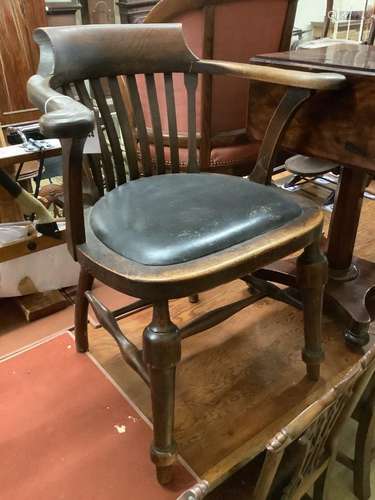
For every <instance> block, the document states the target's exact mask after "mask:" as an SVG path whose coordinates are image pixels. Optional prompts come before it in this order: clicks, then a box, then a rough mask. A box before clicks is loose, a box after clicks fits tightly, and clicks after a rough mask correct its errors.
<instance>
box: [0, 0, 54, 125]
mask: <svg viewBox="0 0 375 500" xmlns="http://www.w3.org/2000/svg"><path fill="white" fill-rule="evenodd" d="M44 9H45V6H44V0H35V1H33V2H30V1H28V0H2V1H1V2H0V61H1V73H2V74H1V79H0V123H2V124H3V125H4V124H9V123H17V122H18V123H19V122H25V121H29V120H33V119H37V118H38V117H39V116H40V113H39V112H37V110H36V109H35V108H32V106H31V104H30V102H29V101H28V99H27V96H26V90H25V89H26V82H27V80H28V78H29V77H30V76H31V75H32V74H33V73H35V70H36V68H37V65H38V48H37V47H36V45H35V43H34V42H33V40H32V32H33V30H34V29H35V28H37V27H39V26H46V24H47V22H46V17H45V10H44Z"/></svg>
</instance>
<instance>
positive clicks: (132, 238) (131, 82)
mask: <svg viewBox="0 0 375 500" xmlns="http://www.w3.org/2000/svg"><path fill="white" fill-rule="evenodd" d="M35 40H36V41H37V43H38V44H39V45H40V46H41V61H40V65H39V74H38V75H35V76H33V77H32V78H31V79H30V81H29V84H28V92H29V97H30V100H31V101H32V102H33V103H34V104H35V105H36V106H38V107H39V108H40V109H41V110H44V109H45V103H46V101H47V100H48V102H49V109H50V112H48V113H47V114H45V115H43V117H42V118H41V120H40V126H41V131H42V133H43V134H44V135H45V136H46V137H58V138H60V139H61V142H62V147H63V150H64V160H65V162H64V189H65V196H64V200H65V209H66V217H67V234H68V237H67V239H68V246H69V249H70V252H71V254H72V256H73V257H74V258H75V259H76V260H78V262H79V263H80V264H81V274H80V280H79V289H78V292H77V302H76V317H75V334H76V345H77V349H78V350H79V351H81V352H84V351H86V350H87V349H88V338H87V307H88V300H90V302H91V304H92V306H93V308H94V310H95V312H96V314H97V316H98V319H99V320H100V322H101V324H102V325H103V327H105V328H106V329H107V330H108V331H109V333H110V334H111V335H112V336H113V337H114V338H115V340H116V341H117V343H118V345H119V347H120V350H121V352H122V355H123V357H124V360H125V361H126V362H127V363H128V364H129V365H130V366H131V367H132V368H133V369H134V370H135V371H136V372H137V373H138V374H139V375H140V377H142V379H143V380H144V381H145V382H146V384H148V385H149V386H150V388H151V400H152V407H153V425H154V442H153V445H152V452H151V456H152V460H153V461H154V463H155V465H156V468H157V474H158V479H159V481H160V482H161V483H167V482H169V481H170V479H171V474H172V465H173V463H174V460H175V456H176V445H175V442H174V438H173V428H174V423H173V422H174V387H175V372H176V365H177V364H178V361H179V359H180V356H181V341H182V340H183V339H184V338H187V337H190V336H192V335H195V334H197V333H199V332H202V331H204V330H206V329H208V328H210V327H211V326H214V325H217V324H219V323H220V322H222V321H223V320H225V319H227V318H229V317H230V316H232V315H233V314H235V313H236V312H237V311H239V310H241V309H243V308H244V307H246V306H248V305H250V304H252V303H254V302H256V301H257V300H260V299H261V298H264V297H265V296H267V295H269V294H270V293H271V295H272V290H274V288H272V287H270V288H269V289H267V288H266V289H265V290H264V291H259V292H257V293H255V294H254V295H250V296H249V297H248V298H246V299H245V300H241V301H239V302H236V303H233V304H229V305H228V306H224V307H221V308H219V309H217V310H216V311H212V312H210V313H209V314H207V315H204V316H203V317H201V318H198V319H196V320H194V321H193V322H192V323H190V324H189V325H187V326H185V327H184V328H183V329H181V330H180V331H179V330H178V329H177V327H176V326H175V325H174V324H173V323H172V321H171V319H170V316H169V306H168V301H169V300H170V299H174V298H179V297H186V296H189V295H192V294H195V293H199V292H200V291H204V290H208V289H210V288H214V287H216V286H218V285H220V284H224V283H227V282H229V281H233V280H235V279H240V278H242V277H243V276H245V275H247V274H249V273H251V272H253V271H254V270H255V269H258V268H260V267H262V266H264V265H265V264H267V263H270V262H273V261H275V260H278V259H279V258H282V257H283V256H286V255H289V254H291V253H293V252H295V251H297V250H302V249H304V252H303V254H302V255H301V256H300V258H299V261H298V262H299V263H298V282H299V286H300V288H301V290H302V297H303V303H304V314H305V322H304V329H305V348H304V350H303V360H304V361H305V363H306V365H307V373H308V376H309V377H310V378H312V379H314V380H315V379H318V378H319V373H320V370H319V366H320V363H321V361H322V359H323V353H322V349H321V341H320V331H321V314H322V297H323V289H324V284H325V282H326V278H327V276H326V274H327V265H326V259H325V257H324V256H323V255H322V253H321V250H320V239H321V231H322V222H323V218H322V213H321V211H320V210H319V209H318V208H317V207H316V205H314V204H313V203H311V202H310V201H308V200H304V199H303V198H298V197H293V196H291V195H288V194H287V193H285V192H283V191H279V190H277V189H276V188H274V187H272V186H266V185H264V184H267V183H269V181H270V177H271V170H272V164H273V160H274V158H275V155H276V154H277V148H278V144H279V141H280V140H281V138H282V136H283V132H284V131H285V128H286V127H287V125H288V123H289V121H290V120H291V119H292V117H293V116H294V113H295V112H296V111H297V110H298V109H299V107H300V106H301V105H302V104H303V103H304V102H305V101H306V100H307V99H308V98H309V97H310V96H311V95H312V94H313V93H314V92H315V91H324V90H333V89H337V88H341V86H342V85H343V84H344V83H345V78H344V77H342V76H340V75H335V74H329V75H327V74H323V75H320V74H307V73H303V72H294V71H282V70H279V69H275V68H264V67H257V66H251V65H243V64H238V63H226V62H218V61H204V60H201V59H199V58H198V57H197V56H195V55H194V54H193V53H192V52H191V51H190V50H189V48H188V47H187V46H186V44H185V41H184V38H183V34H182V30H181V26H180V25H176V24H169V25H157V26H153V25H128V26H125V25H98V26H82V27H64V28H46V29H39V30H37V31H36V33H35ZM157 73H163V74H164V83H165V89H164V90H165V100H166V103H167V110H168V131H169V141H170V145H171V158H172V165H171V170H172V172H173V173H172V174H168V173H167V172H168V170H167V165H166V162H165V157H164V154H163V153H164V150H163V136H162V129H161V120H160V110H159V103H158V98H157V97H158V96H157V91H156V83H155V74H157ZM175 73H180V74H181V73H182V74H183V79H184V82H185V92H186V99H187V103H188V104H187V108H188V113H187V121H188V126H187V130H188V166H187V171H188V172H187V173H183V174H182V173H180V174H179V173H178V172H179V161H178V158H179V149H178V141H177V138H178V134H177V131H178V128H177V117H176V105H175V92H174V74H175ZM200 74H206V75H224V76H228V77H229V76H232V77H239V78H245V79H248V80H251V79H256V80H262V81H268V82H273V83H278V84H282V85H286V86H287V92H286V95H285V97H284V99H283V100H282V102H281V104H280V107H279V110H278V112H277V113H275V115H274V117H273V123H271V125H270V128H269V132H268V134H267V135H266V138H265V140H264V142H263V145H262V147H261V150H260V156H259V157H260V160H259V162H258V163H257V165H256V167H255V169H254V172H253V181H254V182H250V181H248V180H245V179H239V178H236V177H231V176H228V175H219V174H215V175H213V174H208V173H200V174H199V161H198V156H197V144H196V91H197V86H198V75H200ZM119 75H126V83H127V88H128V91H129V97H130V103H131V106H132V115H133V116H134V120H135V123H136V126H137V134H138V141H139V150H140V152H141V155H142V162H141V164H140V165H139V162H138V157H137V147H138V145H137V142H136V140H135V138H134V135H133V132H132V131H133V129H132V128H131V126H130V117H129V113H128V111H127V108H126V106H125V105H124V101H123V98H122V93H121V89H120V86H119V83H118V76H119ZM136 75H137V77H138V79H137V77H136ZM139 78H145V84H146V87H147V91H148V98H149V102H148V105H149V109H150V114H151V118H152V131H153V141H152V143H153V144H154V145H155V150H156V153H157V154H156V163H157V164H156V172H155V168H154V166H153V162H152V160H151V154H150V148H149V146H150V144H149V139H148V134H147V130H146V125H145V119H144V110H143V107H142V103H141V99H140V96H139V92H138V86H137V81H138V80H139ZM104 84H107V85H108V88H109V89H110V91H111V95H112V99H113V105H114V110H113V112H112V113H111V111H110V109H109V106H108V100H107V98H106V96H105V92H104V88H105V87H104ZM86 85H88V86H89V87H90V89H91V90H92V92H93V96H94V100H92V99H91V98H90V95H89V92H88V90H87V86H86ZM56 88H58V89H61V88H63V89H65V95H64V96H63V94H61V93H59V92H57V91H56ZM75 93H76V95H77V98H78V100H75V99H73V98H72V97H69V96H68V95H72V96H73V97H74V95H75ZM94 109H95V113H94V111H93V110H94ZM114 113H116V115H117V119H118V123H119V125H120V127H119V128H120V132H121V135H122V140H123V142H124V144H125V149H126V160H127V161H126V162H125V160H124V156H123V154H122V150H121V145H120V141H119V137H118V136H117V134H116V128H115V124H114V121H113V114H114ZM95 114H96V115H99V114H100V119H101V122H102V123H103V125H104V129H100V130H101V132H100V134H101V135H100V137H101V138H102V139H101V145H102V153H103V154H102V158H103V162H102V163H95V162H93V163H91V168H92V190H93V192H94V191H95V192H96V193H97V195H98V196H99V200H98V201H96V203H94V204H93V206H92V207H91V208H87V209H86V210H84V206H83V187H82V170H83V165H82V158H83V147H84V143H85V141H86V138H87V136H88V134H89V133H90V132H91V131H92V130H93V128H94V123H95ZM104 160H106V161H104ZM153 174H157V175H153ZM129 181H130V182H129ZM249 214H250V215H249ZM94 277H95V278H98V279H100V280H101V281H102V282H103V283H105V284H107V285H108V286H110V287H112V288H115V289H117V290H119V291H121V292H123V293H126V294H129V295H132V296H135V297H138V298H139V299H140V300H139V301H138V304H139V303H142V304H144V302H145V301H149V302H150V303H152V304H153V319H152V322H151V323H150V325H149V326H148V327H147V328H146V329H145V331H144V336H143V350H142V351H141V350H139V349H138V348H137V347H136V346H135V345H134V344H132V343H131V342H130V341H129V339H127V338H126V336H125V335H123V334H122V332H121V330H120V328H119V326H118V324H117V322H116V320H115V318H114V317H113V315H112V314H111V313H110V312H109V311H108V310H107V309H106V308H105V306H104V305H103V304H101V303H100V302H99V301H98V300H97V299H96V298H95V297H94V296H93V295H92V294H91V293H90V291H89V290H90V289H91V286H92V282H93V279H94ZM267 290H271V292H269V293H267ZM277 290H278V289H277ZM283 297H284V295H283V291H282V290H278V300H283ZM285 301H286V302H288V300H287V299H286V298H285Z"/></svg>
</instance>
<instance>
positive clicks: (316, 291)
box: [297, 241, 328, 380]
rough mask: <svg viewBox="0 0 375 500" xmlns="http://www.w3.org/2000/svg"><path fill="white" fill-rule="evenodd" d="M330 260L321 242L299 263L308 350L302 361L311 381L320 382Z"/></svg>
mask: <svg viewBox="0 0 375 500" xmlns="http://www.w3.org/2000/svg"><path fill="white" fill-rule="evenodd" d="M327 278H328V268H327V259H326V257H325V255H324V254H323V253H322V252H321V250H320V245H319V241H316V242H314V243H313V244H311V245H310V246H308V247H306V248H305V250H304V252H303V254H302V255H301V256H300V257H299V258H298V261H297V282H298V285H299V287H300V289H301V292H302V300H303V310H304V332H305V347H304V349H303V353H302V358H303V360H304V362H305V363H306V365H307V375H308V377H309V378H310V379H311V380H319V377H320V363H321V362H322V361H323V359H324V353H323V350H322V347H321V330H322V311H323V294H324V287H325V284H326V283H327Z"/></svg>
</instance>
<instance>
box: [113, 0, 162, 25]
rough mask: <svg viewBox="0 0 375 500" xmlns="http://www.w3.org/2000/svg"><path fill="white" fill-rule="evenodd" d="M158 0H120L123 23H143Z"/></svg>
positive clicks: (118, 3)
mask: <svg viewBox="0 0 375 500" xmlns="http://www.w3.org/2000/svg"><path fill="white" fill-rule="evenodd" d="M157 2H158V0H118V2H116V3H117V5H118V8H119V13H120V19H121V23H122V24H133V23H143V21H144V19H145V17H146V15H147V14H148V13H149V12H150V10H151V9H152V7H153V6H154V5H155V4H156V3H157Z"/></svg>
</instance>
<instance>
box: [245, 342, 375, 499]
mask: <svg viewBox="0 0 375 500" xmlns="http://www.w3.org/2000/svg"><path fill="white" fill-rule="evenodd" d="M374 357H375V349H374V348H372V349H371V350H370V351H368V353H367V354H366V355H365V356H364V357H363V358H362V359H361V360H360V361H359V362H358V364H357V365H355V366H354V367H353V368H352V369H351V370H350V371H349V372H348V373H346V374H345V375H344V376H343V378H342V379H341V380H340V381H339V382H338V383H337V384H336V385H335V386H334V387H333V388H332V389H331V390H330V391H328V392H327V393H326V394H324V395H323V396H322V397H321V398H320V399H319V400H317V401H316V402H314V403H313V404H312V405H310V406H309V407H308V408H307V409H306V410H304V411H303V412H302V413H301V414H300V415H299V416H298V417H296V418H295V419H294V420H293V421H292V422H291V423H290V424H288V425H287V426H286V427H285V428H284V429H282V431H280V432H279V433H278V434H277V435H276V436H275V437H274V438H273V439H272V440H271V441H270V443H269V444H268V446H267V452H266V457H265V461H264V463H263V467H262V470H261V473H260V476H259V479H258V481H257V485H256V487H255V491H254V495H253V497H252V498H254V500H266V499H267V498H269V496H270V493H271V491H272V488H274V490H276V491H278V494H277V497H278V498H281V499H282V500H300V499H302V498H309V497H308V496H307V493H308V492H309V490H311V488H312V487H313V488H314V496H313V498H314V500H328V496H327V495H328V485H329V480H330V479H331V477H332V476H331V474H332V468H333V467H334V465H335V463H336V457H337V454H338V447H339V444H340V438H341V436H342V431H343V428H344V425H345V424H346V423H347V422H348V420H349V419H350V416H351V415H352V413H353V410H354V409H355V407H356V406H357V404H358V402H359V401H360V399H361V397H362V395H363V393H364V391H365V389H366V387H367V386H368V384H369V381H370V380H371V378H372V376H373V374H374V372H375V361H374ZM291 464H293V467H291V466H290V465H291ZM285 466H287V467H288V469H289V471H290V472H289V474H287V475H284V477H283V474H282V470H283V467H284V468H285ZM278 475H279V481H278ZM278 482H279V484H277V483H278Z"/></svg>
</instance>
